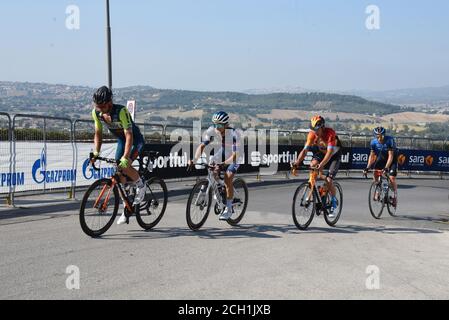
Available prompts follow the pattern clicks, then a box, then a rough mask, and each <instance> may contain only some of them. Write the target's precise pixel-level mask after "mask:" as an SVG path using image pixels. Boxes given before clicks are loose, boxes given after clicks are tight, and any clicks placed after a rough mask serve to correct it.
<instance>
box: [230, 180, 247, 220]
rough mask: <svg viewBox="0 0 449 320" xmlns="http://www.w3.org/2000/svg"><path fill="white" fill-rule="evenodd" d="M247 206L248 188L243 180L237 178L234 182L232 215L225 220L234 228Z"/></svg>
mask: <svg viewBox="0 0 449 320" xmlns="http://www.w3.org/2000/svg"><path fill="white" fill-rule="evenodd" d="M247 206H248V186H247V185H246V182H245V180H243V179H240V178H237V179H235V180H234V203H233V205H232V207H233V208H234V214H233V215H232V217H231V218H229V219H228V220H226V221H227V222H228V223H229V224H230V225H231V226H236V225H237V224H238V223H239V222H240V221H241V220H242V219H243V216H244V215H245V212H246V207H247Z"/></svg>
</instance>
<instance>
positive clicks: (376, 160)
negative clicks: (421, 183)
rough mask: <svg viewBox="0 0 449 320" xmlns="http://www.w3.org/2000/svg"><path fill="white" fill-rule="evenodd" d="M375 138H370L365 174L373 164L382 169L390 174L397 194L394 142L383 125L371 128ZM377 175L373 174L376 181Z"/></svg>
mask: <svg viewBox="0 0 449 320" xmlns="http://www.w3.org/2000/svg"><path fill="white" fill-rule="evenodd" d="M373 133H374V135H375V136H376V138H374V139H373V140H371V153H370V156H369V159H368V165H367V167H366V169H365V170H364V173H365V174H366V173H367V172H368V170H370V169H371V167H372V166H373V164H374V169H377V170H382V171H383V172H385V173H387V172H388V173H389V174H390V181H391V184H392V185H393V188H394V191H395V193H394V194H397V191H398V185H397V182H396V176H397V174H398V153H397V147H396V142H395V140H394V138H393V137H391V136H387V135H385V133H386V130H385V128H383V127H377V128H375V129H374V130H373ZM378 179H379V177H376V176H374V180H375V181H378ZM396 202H397V199H393V205H394V206H396Z"/></svg>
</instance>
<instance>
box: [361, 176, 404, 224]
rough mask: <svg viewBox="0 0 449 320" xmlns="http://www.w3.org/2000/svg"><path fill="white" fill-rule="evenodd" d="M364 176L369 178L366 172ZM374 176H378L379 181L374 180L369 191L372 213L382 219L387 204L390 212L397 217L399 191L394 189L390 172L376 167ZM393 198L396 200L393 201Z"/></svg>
mask: <svg viewBox="0 0 449 320" xmlns="http://www.w3.org/2000/svg"><path fill="white" fill-rule="evenodd" d="M364 176H365V178H368V175H367V174H366V173H365V174H364ZM374 176H375V177H376V178H378V181H373V183H372V184H371V187H370V189H369V193H368V204H369V210H370V212H371V215H372V216H373V218H375V219H380V217H381V216H382V213H383V210H384V208H385V206H387V209H388V213H389V214H390V215H391V216H392V217H395V216H396V210H397V199H398V193H397V191H394V188H393V185H392V183H391V181H390V175H389V174H388V172H382V170H379V169H376V170H374ZM385 180H386V181H385ZM393 199H396V200H395V201H393ZM394 202H395V203H394Z"/></svg>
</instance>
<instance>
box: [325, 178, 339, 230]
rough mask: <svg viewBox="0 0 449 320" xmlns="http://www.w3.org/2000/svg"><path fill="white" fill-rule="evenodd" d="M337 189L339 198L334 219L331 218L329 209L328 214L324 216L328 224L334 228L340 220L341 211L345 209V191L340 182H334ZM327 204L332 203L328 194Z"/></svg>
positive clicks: (336, 194)
mask: <svg viewBox="0 0 449 320" xmlns="http://www.w3.org/2000/svg"><path fill="white" fill-rule="evenodd" d="M334 187H335V191H336V193H335V196H336V197H337V208H336V209H335V210H334V215H333V217H332V218H331V217H329V210H330V207H329V209H327V210H326V211H327V213H326V212H325V214H324V220H326V223H327V224H328V225H329V226H331V227H333V226H335V224H336V223H337V222H338V219H340V215H341V211H342V209H343V189H342V188H341V186H340V184H339V183H338V182H334ZM327 203H329V204H330V203H331V194H330V193H328V194H327Z"/></svg>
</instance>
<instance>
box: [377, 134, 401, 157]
mask: <svg viewBox="0 0 449 320" xmlns="http://www.w3.org/2000/svg"><path fill="white" fill-rule="evenodd" d="M371 150H372V151H374V153H375V154H376V156H377V157H381V158H388V151H394V153H395V154H396V151H397V148H396V142H395V141H394V138H393V137H391V136H385V137H384V142H383V143H380V142H379V140H377V138H374V139H373V140H371Z"/></svg>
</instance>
